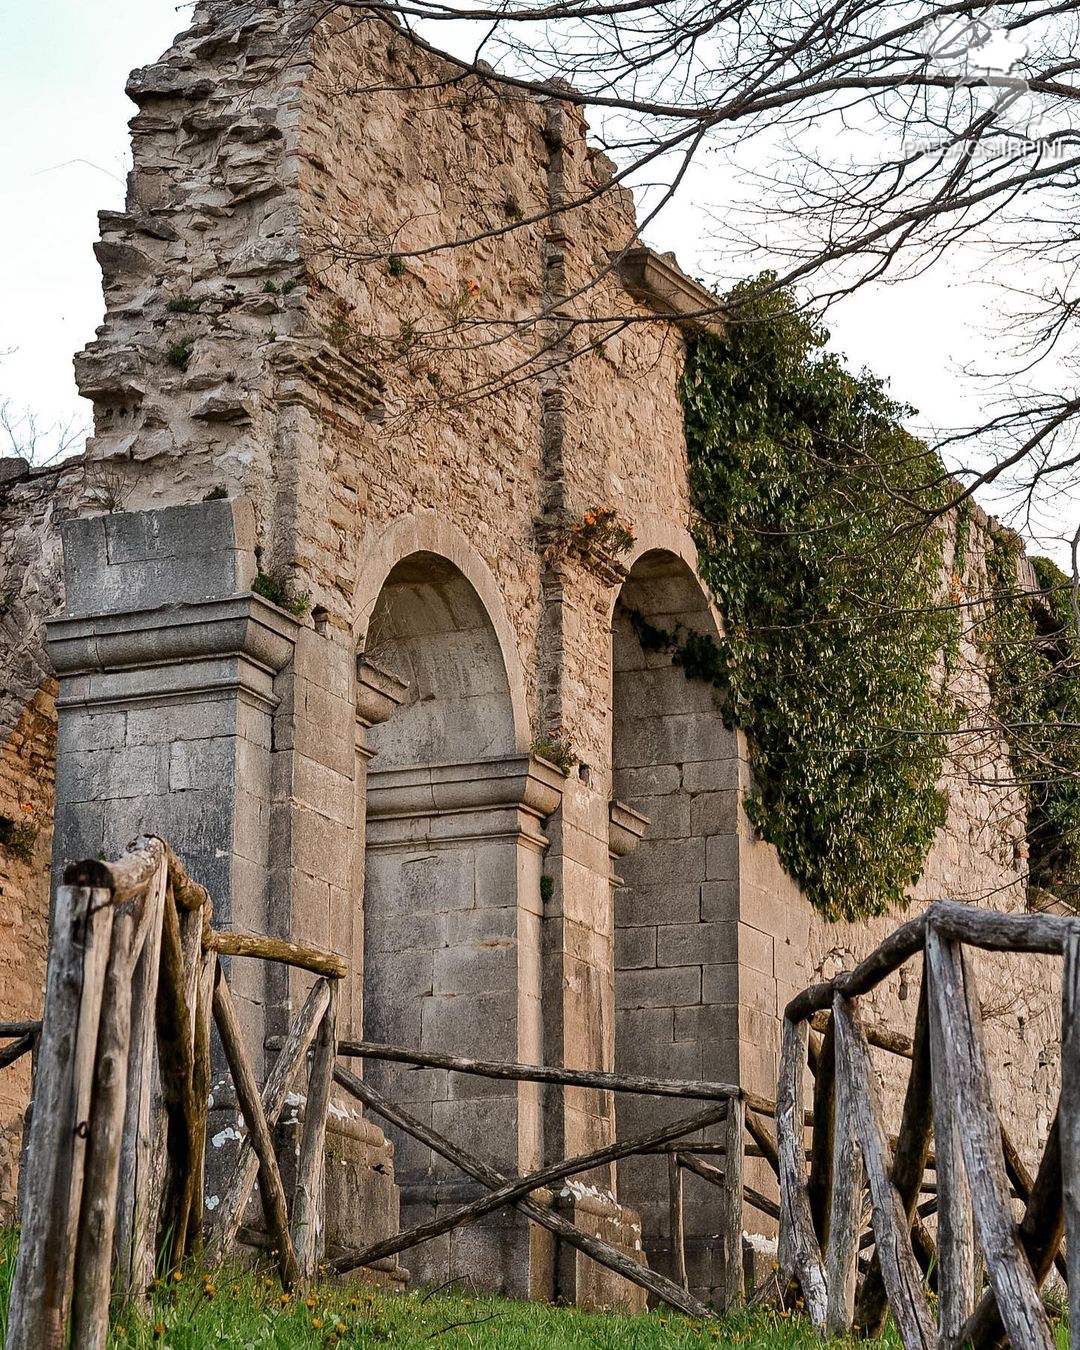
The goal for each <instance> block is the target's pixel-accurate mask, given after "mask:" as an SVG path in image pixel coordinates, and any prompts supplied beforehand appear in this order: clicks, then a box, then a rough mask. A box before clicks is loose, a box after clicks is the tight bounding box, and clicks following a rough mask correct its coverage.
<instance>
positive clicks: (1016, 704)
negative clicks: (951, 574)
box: [979, 533, 1080, 908]
mask: <svg viewBox="0 0 1080 1350" xmlns="http://www.w3.org/2000/svg"><path fill="white" fill-rule="evenodd" d="M1020 556H1021V545H1020V541H1019V539H1018V538H1016V537H1015V536H1013V535H1006V534H1001V533H998V534H995V535H993V536H992V537H991V538H990V540H989V543H988V548H987V555H986V558H987V580H988V583H989V584H988V595H987V599H986V611H987V613H986V622H985V625H984V626H983V627H982V628H981V630H980V633H979V638H980V642H981V645H982V647H983V650H984V652H985V655H986V662H987V667H988V669H989V672H990V701H991V708H992V711H993V714H994V718H995V720H996V721H997V722H998V723H999V725H1000V726H1001V728H1002V730H1003V731H1004V734H1005V737H1006V740H1007V742H1008V745H1009V758H1010V762H1011V765H1012V770H1013V773H1014V775H1015V778H1016V781H1017V783H1018V784H1019V786H1020V789H1021V792H1022V793H1023V797H1024V804H1025V807H1026V810H1027V842H1028V855H1029V862H1028V868H1029V880H1030V885H1031V888H1032V890H1033V891H1034V892H1041V893H1043V894H1047V895H1050V896H1052V897H1053V898H1054V899H1057V900H1063V901H1065V902H1066V903H1068V904H1070V905H1071V906H1072V907H1074V908H1076V907H1080V644H1078V643H1077V639H1076V621H1075V616H1074V614H1073V610H1072V601H1071V591H1072V587H1071V583H1070V582H1069V579H1068V578H1067V577H1066V576H1065V574H1064V573H1063V572H1062V571H1061V569H1060V568H1058V567H1057V566H1055V564H1054V563H1053V562H1051V561H1050V560H1049V559H1048V558H1033V559H1031V566H1032V570H1033V571H1034V573H1035V580H1036V584H1037V585H1038V586H1039V587H1040V588H1041V592H1042V593H1041V595H1039V596H1032V595H1031V594H1030V593H1028V591H1027V590H1026V589H1025V587H1024V586H1023V585H1021V584H1020V581H1019V578H1018V575H1017V564H1018V562H1019V559H1020ZM1034 899H1035V902H1036V903H1038V902H1039V896H1038V895H1036V896H1035V897H1034Z"/></svg>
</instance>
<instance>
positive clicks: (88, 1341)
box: [71, 908, 135, 1350]
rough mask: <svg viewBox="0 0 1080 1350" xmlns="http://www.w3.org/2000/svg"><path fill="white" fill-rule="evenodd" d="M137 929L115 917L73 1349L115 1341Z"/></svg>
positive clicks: (127, 917)
mask: <svg viewBox="0 0 1080 1350" xmlns="http://www.w3.org/2000/svg"><path fill="white" fill-rule="evenodd" d="M134 929H135V919H134V915H133V914H132V912H131V910H130V908H129V909H127V910H125V911H122V912H120V913H118V914H117V915H116V917H115V919H114V921H113V931H112V951H111V952H110V953H109V965H108V969H107V970H106V972H105V996H104V999H103V1006H102V1014H101V1026H100V1030H99V1033H98V1045H97V1063H96V1065H95V1071H94V1097H93V1120H92V1124H91V1127H90V1139H89V1151H88V1155H87V1160H86V1178H85V1181H86V1184H85V1191H84V1196H83V1204H82V1213H81V1215H80V1218H79V1237H78V1246H77V1248H76V1264H77V1267H78V1276H77V1279H76V1281H75V1294H74V1300H73V1305H72V1313H71V1334H72V1343H73V1345H76V1346H78V1347H79V1350H104V1346H105V1343H106V1341H107V1340H108V1336H109V1299H110V1295H111V1293H112V1273H113V1237H114V1234H115V1231H116V1209H117V1187H118V1184H119V1179H120V1147H121V1143H122V1139H123V1131H124V1110H125V1107H126V1104H127V1067H128V1051H129V1047H130V1043H131V941H132V937H133V935H134Z"/></svg>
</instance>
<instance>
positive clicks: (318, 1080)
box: [292, 980, 338, 1283]
mask: <svg viewBox="0 0 1080 1350" xmlns="http://www.w3.org/2000/svg"><path fill="white" fill-rule="evenodd" d="M337 1003H338V981H337V980H335V981H333V983H332V984H331V985H330V990H329V999H328V1002H327V1007H326V1011H325V1013H323V1017H322V1021H321V1022H320V1023H319V1032H318V1035H317V1036H316V1038H315V1049H314V1052H313V1054H312V1059H311V1073H310V1075H309V1077H308V1090H307V1102H306V1103H305V1105H304V1128H303V1133H302V1135H301V1138H300V1162H299V1165H298V1167H297V1172H296V1190H295V1192H294V1194H293V1218H292V1235H293V1243H294V1245H295V1247H296V1260H297V1263H298V1264H299V1267H300V1279H301V1280H302V1281H303V1282H304V1283H309V1282H310V1281H311V1280H313V1279H314V1278H315V1274H316V1270H317V1267H318V1264H319V1255H320V1246H321V1242H322V1238H323V1234H324V1224H325V1216H324V1214H323V1172H324V1165H325V1159H326V1115H327V1112H328V1111H329V1109H330V1091H331V1089H332V1087H333V1085H334V1060H335V1059H336V1057H337Z"/></svg>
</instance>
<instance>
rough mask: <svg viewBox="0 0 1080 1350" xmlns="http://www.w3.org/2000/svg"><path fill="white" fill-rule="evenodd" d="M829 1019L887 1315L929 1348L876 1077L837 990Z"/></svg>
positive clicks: (910, 1344) (930, 1336)
mask: <svg viewBox="0 0 1080 1350" xmlns="http://www.w3.org/2000/svg"><path fill="white" fill-rule="evenodd" d="M833 1021H834V1022H835V1023H836V1046H837V1054H838V1056H839V1059H840V1062H841V1064H842V1066H843V1067H842V1072H843V1074H844V1076H845V1077H846V1078H847V1080H848V1085H849V1087H850V1091H851V1097H850V1101H851V1106H852V1114H853V1116H854V1120H855V1126H856V1129H857V1131H858V1135H859V1139H860V1140H861V1142H862V1153H863V1164H864V1166H865V1167H866V1180H867V1184H868V1186H869V1189H870V1199H871V1203H872V1207H873V1214H874V1236H875V1238H876V1239H877V1242H876V1245H877V1250H878V1253H879V1255H880V1257H881V1277H882V1279H883V1280H884V1282H885V1289H886V1291H887V1292H888V1295H889V1303H890V1305H891V1307H892V1312H893V1317H894V1318H895V1319H896V1325H897V1327H898V1329H899V1331H900V1335H901V1337H902V1339H903V1342H904V1345H905V1346H906V1347H907V1350H933V1346H934V1343H935V1335H934V1325H933V1322H932V1320H931V1317H930V1309H929V1307H928V1306H927V1302H926V1295H925V1294H924V1293H923V1287H922V1271H921V1270H920V1269H919V1266H918V1263H917V1262H916V1260H915V1254H914V1252H913V1251H912V1250H911V1238H910V1236H909V1224H908V1222H907V1215H906V1214H905V1212H904V1207H903V1205H902V1204H901V1202H900V1197H899V1195H898V1194H897V1193H896V1188H895V1187H894V1186H893V1184H892V1181H891V1179H890V1175H889V1174H890V1172H891V1170H892V1169H891V1163H890V1158H889V1142H888V1136H887V1134H886V1133H885V1126H884V1122H883V1119H882V1110H881V1102H880V1099H879V1094H878V1088H877V1081H876V1079H875V1078H874V1076H873V1069H872V1066H871V1064H870V1050H869V1047H868V1046H867V1044H866V1040H865V1038H864V1037H863V1035H862V1028H861V1027H860V1026H859V1022H858V1018H857V1014H856V1011H855V1005H854V1001H853V1000H848V999H846V998H844V997H843V995H842V994H837V995H836V997H835V1000H834V1002H833Z"/></svg>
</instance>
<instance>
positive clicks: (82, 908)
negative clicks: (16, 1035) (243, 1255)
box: [6, 886, 111, 1350]
mask: <svg viewBox="0 0 1080 1350" xmlns="http://www.w3.org/2000/svg"><path fill="white" fill-rule="evenodd" d="M109 898H110V897H109V893H108V891H102V890H91V889H89V888H87V887H83V886H60V887H58V888H57V891H56V903H55V907H54V911H53V921H52V933H51V938H50V942H49V957H48V977H47V981H46V986H45V1011H44V1015H43V1018H42V1034H41V1045H40V1049H39V1052H38V1071H37V1102H36V1103H35V1108H34V1115H33V1121H32V1122H31V1126H30V1145H29V1166H30V1168H31V1169H32V1170H33V1174H34V1179H33V1184H32V1185H31V1186H30V1187H29V1188H28V1190H27V1193H26V1212H25V1215H24V1221H23V1228H22V1234H21V1239H20V1242H19V1254H18V1258H17V1260H16V1264H15V1275H14V1278H13V1281H12V1288H11V1302H10V1312H9V1316H8V1328H7V1341H6V1346H7V1350H62V1347H63V1346H64V1344H65V1341H66V1338H67V1322H68V1304H69V1298H70V1289H71V1283H72V1278H73V1275H74V1266H75V1243H74V1237H75V1233H74V1224H75V1219H76V1218H77V1213H78V1211H77V1208H76V1209H75V1210H74V1213H73V1205H74V1206H77V1204H78V1199H79V1195H78V1189H77V1183H78V1185H79V1186H81V1179H82V1178H81V1165H82V1153H83V1148H84V1143H85V1141H84V1140H83V1139H79V1138H77V1135H76V1129H77V1127H78V1125H79V1124H80V1123H81V1119H82V1118H81V1117H78V1114H77V1113H78V1110H79V1105H80V1103H81V1101H82V1100H83V1098H84V1089H83V1087H82V1085H81V1084H80V1082H79V1081H77V1075H78V1074H80V1073H81V1071H82V1067H83V1065H82V1062H81V1061H82V1058H83V1056H84V1055H85V1045H86V1042H87V1039H88V1037H89V1033H90V1028H89V1017H90V1014H91V1013H92V1012H93V1004H94V1003H95V1002H96V1005H97V1009H98V1013H99V1014H100V1005H101V999H100V993H98V995H97V997H96V999H95V997H94V990H93V988H92V987H90V986H88V985H87V982H86V979H85V972H86V959H85V958H86V943H87V939H88V936H89V934H90V933H92V932H93V929H94V926H95V925H94V924H93V921H92V918H91V914H92V912H93V911H95V910H98V911H100V909H101V907H102V906H104V905H107V904H108V901H109ZM110 919H111V915H110ZM102 977H103V978H104V968H102ZM93 1030H94V1037H95V1043H96V1036H97V1027H96V1025H95V1027H94V1029H93ZM89 1066H90V1070H91V1072H92V1069H93V1059H92V1057H91V1059H90V1061H89ZM76 1153H78V1162H77V1161H76Z"/></svg>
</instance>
